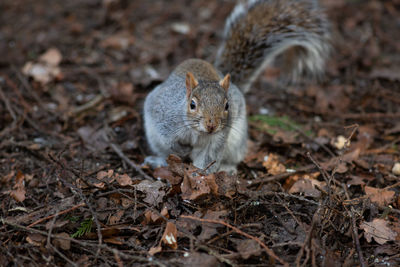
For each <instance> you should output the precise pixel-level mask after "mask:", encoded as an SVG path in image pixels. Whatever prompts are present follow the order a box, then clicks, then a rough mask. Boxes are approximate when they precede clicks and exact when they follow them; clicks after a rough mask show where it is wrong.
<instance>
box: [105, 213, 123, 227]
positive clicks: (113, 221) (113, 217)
mask: <svg viewBox="0 0 400 267" xmlns="http://www.w3.org/2000/svg"><path fill="white" fill-rule="evenodd" d="M123 215H124V210H119V211H117V213H115V214H114V215H111V216H110V218H109V219H108V224H111V225H112V224H116V223H118V222H119V221H120V220H121V218H122V216H123Z"/></svg>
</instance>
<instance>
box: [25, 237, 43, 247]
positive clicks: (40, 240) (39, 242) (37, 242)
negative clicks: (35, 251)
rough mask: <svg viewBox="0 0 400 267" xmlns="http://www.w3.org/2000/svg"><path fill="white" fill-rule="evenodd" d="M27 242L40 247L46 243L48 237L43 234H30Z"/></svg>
mask: <svg viewBox="0 0 400 267" xmlns="http://www.w3.org/2000/svg"><path fill="white" fill-rule="evenodd" d="M26 242H28V243H29V244H31V245H32V246H35V247H40V246H42V245H44V243H45V242H46V237H45V236H43V235H41V234H29V235H28V236H27V237H26Z"/></svg>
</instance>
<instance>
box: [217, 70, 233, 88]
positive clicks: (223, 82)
mask: <svg viewBox="0 0 400 267" xmlns="http://www.w3.org/2000/svg"><path fill="white" fill-rule="evenodd" d="M230 80H231V75H230V74H229V73H228V74H227V75H225V77H224V78H223V79H222V80H220V81H219V85H221V87H222V88H224V89H225V91H227V92H228V89H229V82H230Z"/></svg>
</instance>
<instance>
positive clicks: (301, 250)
mask: <svg viewBox="0 0 400 267" xmlns="http://www.w3.org/2000/svg"><path fill="white" fill-rule="evenodd" d="M320 210H321V206H319V207H318V209H317V211H316V212H315V213H314V215H313V218H312V222H311V227H310V230H309V231H308V233H307V237H306V239H305V240H304V243H303V245H302V246H301V249H300V251H299V253H298V254H297V257H296V266H300V261H301V258H302V257H303V254H304V250H305V249H306V245H307V244H309V243H310V241H311V236H312V232H313V230H314V227H315V223H316V222H317V216H318V218H319V213H320ZM308 256H309V255H308V253H307V258H306V260H305V261H304V262H303V264H302V265H301V266H303V265H304V264H306V263H307V261H308Z"/></svg>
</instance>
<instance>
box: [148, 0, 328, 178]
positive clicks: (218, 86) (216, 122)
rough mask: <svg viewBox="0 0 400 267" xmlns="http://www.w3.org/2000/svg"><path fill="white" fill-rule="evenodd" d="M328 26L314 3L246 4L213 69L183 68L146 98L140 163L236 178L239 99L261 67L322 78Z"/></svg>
mask: <svg viewBox="0 0 400 267" xmlns="http://www.w3.org/2000/svg"><path fill="white" fill-rule="evenodd" d="M329 52H330V27H329V22H328V20H327V19H326V17H325V15H324V13H323V12H322V10H321V8H320V7H319V6H318V3H317V1H316V0H247V1H245V2H243V1H242V2H240V3H239V4H237V5H236V7H235V8H234V9H233V11H232V13H231V15H230V16H229V17H228V18H227V20H226V24H225V29H224V33H223V41H222V44H221V45H220V47H219V49H218V52H217V56H216V60H215V64H214V65H212V64H210V63H208V62H206V61H204V60H201V59H188V60H185V61H184V62H182V63H181V64H180V65H179V66H177V67H176V69H175V70H174V71H173V72H172V73H171V74H170V76H169V77H168V78H167V79H166V80H165V81H164V82H162V83H161V84H159V85H158V86H157V87H155V88H154V89H153V90H152V91H151V92H150V93H149V94H148V95H147V97H146V99H145V103H144V128H145V133H146V139H147V142H148V144H149V147H150V149H151V150H152V152H153V153H154V154H155V155H156V156H148V157H146V159H145V164H149V165H150V166H151V167H154V168H155V167H157V166H166V165H167V164H166V157H167V156H168V155H169V154H175V155H178V156H180V157H189V158H190V159H191V160H192V162H193V165H194V166H196V167H198V168H200V169H203V170H206V172H207V173H212V172H217V171H226V172H228V173H230V174H233V173H235V172H236V166H237V164H238V163H240V162H241V161H242V160H243V159H244V156H245V154H246V152H247V118H246V103H245V98H244V93H246V92H248V90H249V88H250V86H251V85H252V83H253V82H254V81H255V79H256V78H257V76H258V75H259V74H260V73H261V72H262V71H263V70H264V68H265V67H266V66H268V65H271V64H274V63H275V64H276V63H278V64H280V66H282V69H283V73H285V74H287V75H286V76H287V77H289V78H290V79H291V80H292V81H296V80H297V79H298V78H299V77H300V76H307V75H310V76H313V77H315V76H317V77H318V76H320V75H321V73H323V71H324V65H325V61H326V60H327V58H328V56H329Z"/></svg>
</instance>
